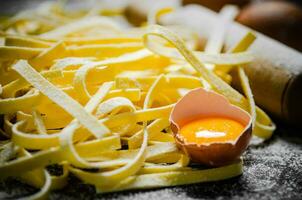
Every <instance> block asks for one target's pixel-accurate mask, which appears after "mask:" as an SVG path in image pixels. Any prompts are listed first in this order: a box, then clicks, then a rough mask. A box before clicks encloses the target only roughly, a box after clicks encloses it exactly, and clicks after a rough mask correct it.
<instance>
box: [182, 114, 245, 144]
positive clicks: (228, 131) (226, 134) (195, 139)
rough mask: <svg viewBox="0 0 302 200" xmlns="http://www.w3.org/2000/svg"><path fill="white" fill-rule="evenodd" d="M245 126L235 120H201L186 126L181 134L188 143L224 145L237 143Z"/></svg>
mask: <svg viewBox="0 0 302 200" xmlns="http://www.w3.org/2000/svg"><path fill="white" fill-rule="evenodd" d="M244 128H245V127H244V126H243V125H242V124H241V123H240V122H238V121H235V120H233V119H229V118H223V117H209V118H201V119H197V120H194V121H191V122H189V123H187V124H185V125H184V126H183V127H182V128H181V129H180V134H181V135H182V136H183V137H184V139H185V142H188V143H197V144H205V143H216V142H217V143H223V142H228V141H235V140H236V139H237V138H238V137H239V136H240V134H241V133H242V131H243V130H244Z"/></svg>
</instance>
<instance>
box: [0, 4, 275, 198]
mask: <svg viewBox="0 0 302 200" xmlns="http://www.w3.org/2000/svg"><path fill="white" fill-rule="evenodd" d="M167 12H173V10H172V9H159V10H156V11H154V12H153V13H151V14H150V15H149V18H148V22H147V23H146V24H145V25H144V26H142V27H131V26H130V25H129V23H127V20H126V18H125V17H124V16H123V14H122V13H120V12H117V11H113V10H111V11H108V10H96V9H94V10H93V11H85V12H84V11H77V12H75V11H73V12H72V11H66V10H64V8H62V6H60V4H57V3H51V4H43V5H42V6H40V7H38V8H34V9H33V10H30V11H23V12H21V13H19V14H17V15H15V16H14V17H11V18H8V19H6V20H4V21H2V22H1V30H2V32H1V42H2V45H1V46H0V52H1V53H0V60H1V65H0V70H1V72H0V84H1V86H0V114H1V116H2V121H3V123H2V125H1V126H2V127H1V129H0V130H1V132H0V134H1V143H0V178H1V179H5V178H7V177H15V178H17V179H19V180H21V181H24V182H25V183H27V184H29V185H31V186H33V187H36V188H40V190H39V192H38V193H35V194H33V195H32V196H30V197H28V198H31V199H40V198H46V197H47V195H48V193H49V191H51V190H57V189H62V188H63V187H64V186H66V184H68V176H69V175H70V174H73V175H74V176H76V177H78V178H79V179H80V180H81V181H83V182H84V183H87V184H92V185H94V186H95V188H96V190H97V192H99V193H106V192H114V191H122V190H130V189H148V188H158V187H167V186H175V185H183V184H192V183H199V182H206V181H217V180H223V179H227V178H231V177H234V176H238V175H240V174H242V161H241V160H240V161H237V162H235V163H233V164H231V165H228V166H223V167H218V168H205V167H203V166H199V167H196V166H195V167H192V166H191V165H190V159H189V158H188V156H187V155H186V154H185V153H184V152H181V151H180V150H179V149H178V148H177V147H176V145H175V142H174V138H173V135H172V133H171V130H170V127H169V126H170V123H169V115H170V112H171V110H172V109H173V106H174V105H175V103H176V102H177V101H178V100H179V99H180V98H181V97H182V96H183V95H185V94H186V93H187V92H188V91H190V90H191V89H194V88H199V87H204V88H207V89H208V90H214V91H216V92H218V93H220V94H222V95H224V96H225V97H227V98H228V99H229V101H230V102H231V103H233V104H234V105H237V106H240V107H241V108H243V109H245V110H247V111H248V112H250V113H251V115H252V116H253V117H254V131H253V134H255V135H256V136H258V137H261V138H264V139H268V138H269V137H270V136H271V134H272V132H273V130H274V125H273V123H272V122H271V120H270V118H269V117H268V116H267V115H266V114H265V113H264V112H263V111H262V110H261V109H259V108H258V107H256V106H255V103H254V101H253V98H252V94H251V91H250V87H249V83H248V80H247V77H246V76H245V74H244V70H243V68H242V67H243V66H245V65H246V64H248V63H249V62H251V61H252V60H253V55H252V54H251V53H250V52H248V51H246V50H247V49H248V47H249V46H250V45H251V44H252V42H253V41H254V39H255V35H254V34H253V33H250V32H248V33H247V34H246V35H245V36H244V37H243V38H238V43H237V44H236V45H235V46H234V47H233V48H232V49H230V50H227V51H225V52H224V53H223V52H222V47H223V35H224V31H222V30H224V29H226V27H227V25H225V24H227V22H228V21H231V20H232V18H234V12H235V10H234V8H232V7H227V8H225V9H223V11H222V12H221V14H220V15H221V17H222V19H223V20H222V21H223V22H224V23H221V24H219V26H220V28H218V31H216V32H215V33H213V35H212V36H211V37H210V38H209V39H208V42H207V45H206V48H205V49H204V50H203V51H197V50H196V48H197V46H198V38H197V36H196V34H195V33H194V32H193V31H191V30H183V29H182V28H181V27H162V26H159V25H156V22H157V19H158V18H159V17H160V16H161V15H163V14H165V13H167ZM176 32H177V34H176ZM235 67H236V68H238V70H239V75H240V78H241V81H242V86H243V91H244V93H245V95H242V94H240V93H239V92H237V91H236V90H234V89H233V88H232V87H231V86H230V85H229V83H230V81H231V78H232V77H231V76H230V75H229V71H230V70H231V69H233V68H235ZM53 165H56V168H60V169H61V170H59V171H60V173H52V172H51V170H49V168H50V167H51V166H53Z"/></svg>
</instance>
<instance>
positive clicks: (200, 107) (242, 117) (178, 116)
mask: <svg viewBox="0 0 302 200" xmlns="http://www.w3.org/2000/svg"><path fill="white" fill-rule="evenodd" d="M204 117H225V118H230V119H233V120H236V121H238V122H240V123H241V124H243V125H244V126H245V129H244V130H243V131H242V133H241V134H240V135H239V136H238V138H237V139H236V140H235V141H227V142H223V143H221V142H220V143H219V142H217V143H216V142H215V143H205V144H197V143H187V142H185V140H184V138H183V137H182V136H181V135H180V134H179V130H180V129H181V128H182V126H183V125H185V124H186V123H188V122H191V121H193V120H195V119H200V118H204ZM170 122H171V129H172V132H173V135H174V138H175V141H176V144H177V146H178V147H179V148H180V149H182V150H183V151H184V152H186V153H187V154H188V155H189V156H190V158H191V160H192V161H194V162H198V163H201V164H204V165H208V166H222V165H227V164H229V163H232V162H233V161H234V160H237V159H238V158H239V157H240V156H241V155H242V153H243V152H244V150H245V149H246V148H247V146H248V144H249V141H250V138H251V134H252V118H251V116H250V115H249V113H247V112H246V111H244V110H242V109H241V108H239V107H237V106H234V105H232V104H230V102H229V101H228V100H227V99H226V98H225V97H224V96H222V95H220V94H218V93H216V92H212V91H207V90H205V89H203V88H198V89H194V90H191V91H190V92H189V93H187V94H186V95H185V96H184V97H183V98H181V99H180V100H179V101H178V102H177V103H176V105H175V107H174V108H173V110H172V112H171V115H170Z"/></svg>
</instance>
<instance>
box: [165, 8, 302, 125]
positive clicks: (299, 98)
mask: <svg viewBox="0 0 302 200" xmlns="http://www.w3.org/2000/svg"><path fill="white" fill-rule="evenodd" d="M217 20H219V17H218V15H217V13H215V12H213V11H211V10H209V9H207V8H205V7H202V6H200V5H187V6H185V7H182V8H179V9H177V10H176V11H175V12H174V13H171V14H168V15H165V16H163V17H162V18H161V20H160V22H161V23H162V24H163V25H175V24H176V25H183V26H184V27H185V26H188V27H190V28H193V29H195V30H196V31H197V32H198V33H199V36H200V37H201V38H204V39H205V38H208V36H209V34H211V31H212V30H213V25H215V24H216V23H217ZM248 30H250V29H249V28H248V27H245V26H243V25H240V24H238V23H236V22H233V23H232V24H231V25H230V27H229V28H228V31H227V34H226V48H230V47H232V46H233V45H234V44H235V43H236V42H238V41H239V40H240V39H241V38H242V37H243V36H244V34H245V33H246V32H247V31H248ZM255 33H256V34H257V40H256V41H255V42H254V43H253V45H252V46H251V47H250V49H249V50H250V51H251V52H252V53H253V54H254V55H255V60H254V61H253V62H252V63H251V64H249V66H247V67H246V68H245V71H246V73H247V75H248V77H249V79H250V83H251V87H252V91H253V94H254V96H255V100H256V102H257V104H258V105H260V106H261V107H263V108H264V109H265V110H267V111H268V112H270V113H271V114H272V115H274V116H276V117H278V118H280V119H282V120H284V121H286V122H289V123H290V124H294V125H298V124H299V123H302V54H301V53H299V52H297V51H296V50H294V49H291V48H289V47H287V46H285V45H283V44H281V43H279V42H277V41H275V40H273V39H271V38H269V37H267V36H264V35H263V34H260V33H257V32H255ZM234 85H235V87H238V85H239V83H238V81H237V80H236V78H235V79H234Z"/></svg>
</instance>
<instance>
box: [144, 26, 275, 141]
mask: <svg viewBox="0 0 302 200" xmlns="http://www.w3.org/2000/svg"><path fill="white" fill-rule="evenodd" d="M149 35H156V36H159V37H161V38H164V39H166V40H167V41H169V42H170V43H171V44H173V45H174V46H175V47H176V48H177V49H178V51H179V52H180V53H181V54H182V55H183V56H184V58H185V59H186V60H187V61H188V62H189V63H190V64H191V65H192V66H193V67H194V68H195V69H196V70H197V71H198V72H199V73H200V74H201V75H202V76H203V77H204V78H205V79H206V80H207V82H209V83H210V84H211V86H212V87H213V89H214V90H216V91H217V92H219V93H221V94H223V95H224V96H225V97H227V98H228V99H229V100H230V102H231V103H233V104H235V105H237V106H239V107H241V108H243V109H245V110H248V109H249V107H250V108H252V107H253V105H251V104H252V103H253V102H251V101H250V102H248V101H247V100H246V99H245V98H244V97H243V96H242V95H241V94H240V93H239V92H237V91H236V90H235V89H233V88H232V87H231V86H230V85H228V84H227V83H225V82H224V81H223V80H221V79H220V78H219V77H217V75H215V74H214V73H213V72H212V71H210V70H208V69H207V68H205V66H204V65H203V64H202V63H201V62H200V61H199V60H198V58H197V57H196V56H195V55H194V54H193V53H192V52H191V51H190V50H189V49H187V48H186V46H185V45H184V42H183V41H182V40H181V39H180V38H179V37H177V35H175V34H174V33H173V32H171V31H170V30H168V29H166V28H164V27H160V26H157V25H154V26H151V27H150V28H149V30H148V31H147V33H146V34H145V36H144V41H145V44H146V46H147V47H150V46H148V44H149V41H148V36H149ZM150 48H152V47H150ZM150 50H153V51H154V52H155V53H156V49H150ZM246 87H249V86H248V85H247V86H246ZM249 103H250V105H249ZM258 113H259V114H260V115H265V116H263V117H262V116H260V117H258V119H259V118H265V119H268V118H269V117H268V116H267V115H266V114H265V113H264V112H262V113H260V112H258ZM253 114H256V113H253ZM268 121H269V122H268V123H264V124H262V126H259V125H257V127H258V128H257V130H258V131H257V132H254V133H255V134H257V136H259V137H261V136H263V135H262V134H261V132H266V134H264V135H265V136H264V137H263V138H264V139H267V138H269V136H270V135H272V132H273V130H274V129H275V128H274V125H273V123H272V122H271V120H268ZM259 123H261V122H259V121H258V123H256V124H259ZM262 129H263V130H262ZM269 130H270V132H269Z"/></svg>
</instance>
